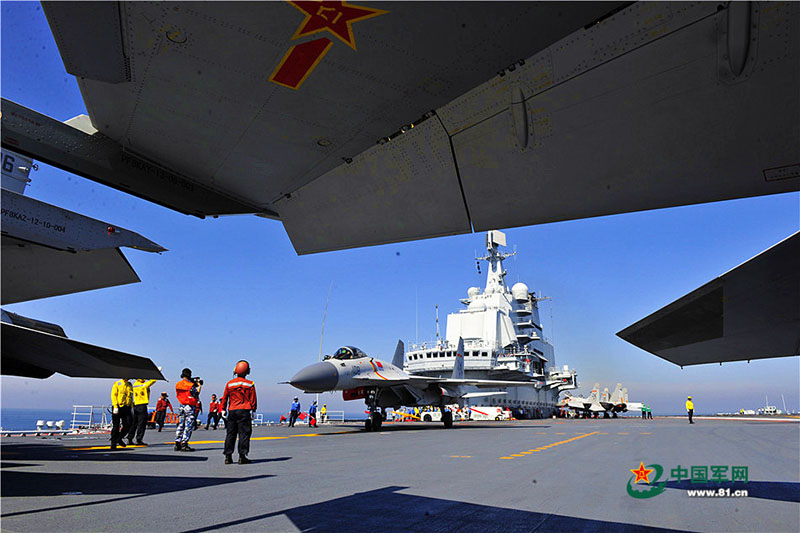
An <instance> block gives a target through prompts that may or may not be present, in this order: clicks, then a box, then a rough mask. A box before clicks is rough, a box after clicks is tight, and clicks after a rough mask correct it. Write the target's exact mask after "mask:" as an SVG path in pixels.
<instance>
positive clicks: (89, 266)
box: [1, 189, 166, 304]
mask: <svg viewBox="0 0 800 533" xmlns="http://www.w3.org/2000/svg"><path fill="white" fill-rule="evenodd" d="M2 202H3V213H2V241H1V242H2V303H3V304H11V303H17V302H24V301H29V300H36V299H39V298H47V297H49V296H60V295H63V294H72V293H75V292H81V291H86V290H92V289H100V288H104V287H113V286H116V285H124V284H128V283H136V282H138V281H139V276H137V275H136V272H135V271H134V270H133V268H132V267H131V265H130V263H129V262H128V260H127V259H126V258H125V256H124V255H123V254H122V252H121V251H120V247H130V248H135V249H138V250H143V251H147V252H163V251H165V250H166V249H165V248H163V247H162V246H159V245H158V244H156V243H154V242H153V241H151V240H149V239H146V238H145V237H142V236H141V235H139V234H138V233H135V232H133V231H129V230H127V229H125V228H121V227H119V226H116V225H114V224H109V223H107V222H103V221H100V220H96V219H93V218H89V217H87V216H83V215H80V214H78V213H74V212H72V211H68V210H66V209H63V208H60V207H57V206H54V205H50V204H47V203H44V202H41V201H39V200H36V199H34V198H29V197H27V196H23V195H22V194H17V193H15V192H12V191H9V190H6V189H3V190H2Z"/></svg>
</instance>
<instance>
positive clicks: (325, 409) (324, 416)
mask: <svg viewBox="0 0 800 533" xmlns="http://www.w3.org/2000/svg"><path fill="white" fill-rule="evenodd" d="M319 417H320V421H321V422H322V423H323V424H324V423H325V422H327V421H328V404H324V403H323V404H322V409H320V410H319Z"/></svg>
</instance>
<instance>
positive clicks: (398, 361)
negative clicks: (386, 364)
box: [392, 340, 406, 370]
mask: <svg viewBox="0 0 800 533" xmlns="http://www.w3.org/2000/svg"><path fill="white" fill-rule="evenodd" d="M405 355H406V345H405V344H403V341H401V340H398V341H397V348H395V349H394V357H392V364H393V365H394V366H396V367H397V368H399V369H401V370H402V369H403V359H404V358H405Z"/></svg>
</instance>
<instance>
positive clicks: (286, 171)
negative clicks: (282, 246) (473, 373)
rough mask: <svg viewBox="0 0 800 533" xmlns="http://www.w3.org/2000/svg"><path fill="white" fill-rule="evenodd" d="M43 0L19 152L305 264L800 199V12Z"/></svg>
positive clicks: (10, 139) (790, 6) (706, 6)
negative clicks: (74, 92) (63, 113)
mask: <svg viewBox="0 0 800 533" xmlns="http://www.w3.org/2000/svg"><path fill="white" fill-rule="evenodd" d="M43 5H44V10H45V13H46V15H47V18H48V21H49V23H50V26H51V29H52V30H53V34H54V37H55V40H56V43H57V45H58V48H59V51H60V52H61V56H62V58H63V60H64V65H65V68H66V70H67V72H69V73H71V74H73V75H75V76H76V77H78V83H79V86H80V88H81V93H82V95H83V98H84V102H85V104H86V109H87V110H88V113H89V117H90V119H91V120H90V123H87V122H86V121H75V122H72V121H71V122H70V124H63V123H61V122H58V121H55V120H52V119H48V118H47V117H45V116H43V115H40V114H38V113H35V112H34V111H31V110H29V109H25V108H24V107H22V106H19V105H17V104H14V103H13V102H9V101H7V100H3V113H2V126H3V128H2V142H3V146H7V147H9V148H11V149H14V150H17V151H19V152H21V153H24V154H26V155H30V156H34V157H36V158H37V159H40V160H42V161H45V162H48V163H51V164H53V165H56V166H59V167H61V168H64V169H67V170H71V171H73V172H75V173H77V174H79V175H82V176H85V177H88V178H90V179H94V180H97V181H99V182H101V183H105V184H107V185H110V186H113V187H116V188H119V189H121V190H125V191H127V192H130V193H132V194H135V195H137V196H141V197H143V198H147V199H149V200H151V201H154V202H157V203H160V204H162V205H166V206H169V207H171V208H173V209H176V210H178V211H181V212H184V213H191V214H195V215H198V216H206V215H218V214H230V213H258V214H260V215H263V216H267V217H270V218H277V219H280V220H281V221H282V222H283V223H284V226H285V228H286V230H287V232H288V234H289V236H290V238H291V240H292V243H293V244H294V246H295V249H296V250H297V252H298V253H301V254H302V253H312V252H319V251H325V250H335V249H341V248H349V247H357V246H364V245H370V244H380V243H387V242H397V241H404V240H413V239H418V238H424V237H432V236H437V235H447V234H457V233H467V232H470V231H472V230H475V231H481V230H485V229H490V228H497V227H509V226H519V225H527V224H538V223H545V222H552V221H557V220H567V219H573V218H583V217H592V216H599V215H606V214H612V213H623V212H630V211H636V210H642V209H654V208H660V207H669V206H675V205H685V204H692V203H700V202H708V201H714V200H723V199H730V198H738V197H745V196H756V195H763V194H772V193H778V192H786V191H793V190H797V189H798V188H800V185H799V183H800V167H799V166H798V161H800V144H798V143H797V142H796V140H797V139H798V138H800V124H799V123H798V121H797V120H796V117H797V116H798V114H799V113H800V102H799V100H800V99H798V98H797V94H798V93H800V28H798V25H797V20H798V17H799V16H800V4H798V3H795V2H788V3H774V4H773V3H760V2H748V3H744V2H731V3H727V4H723V5H722V6H720V7H718V3H712V2H699V3H680V2H641V3H634V4H632V5H628V3H622V2H608V3H595V2H587V3H572V2H565V3H557V2H537V3H522V2H509V3H497V2H488V3H487V2H424V3H422V2H392V3H371V2H370V3H368V4H366V5H359V4H350V3H347V2H344V3H335V2H330V3H326V4H325V5H324V6H323V7H325V8H326V10H327V11H324V12H323V11H322V10H319V9H318V8H319V7H320V6H321V5H320V4H313V8H311V7H309V6H311V5H312V4H307V3H305V2H295V3H283V2H281V3H278V2H242V3H236V4H229V3H216V2H204V3H189V2H174V3H171V2H165V3H145V2H114V3H110V2H107V3H82V2H69V3H67V2H44V4H43ZM331 10H332V11H331ZM334 20H336V21H338V22H333V21H334ZM312 60H313V61H312ZM734 132H735V134H734ZM753 146H758V147H759V149H758V150H753V149H752V147H753ZM509 193H512V194H509ZM531 206H535V209H532V208H531Z"/></svg>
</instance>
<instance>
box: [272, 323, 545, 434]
mask: <svg viewBox="0 0 800 533" xmlns="http://www.w3.org/2000/svg"><path fill="white" fill-rule="evenodd" d="M404 351H405V345H404V344H403V342H402V341H398V342H397V349H396V350H395V353H394V357H393V359H392V362H391V363H387V362H385V361H381V360H379V359H375V358H373V357H370V356H368V355H367V354H366V353H364V352H363V351H361V350H359V349H358V348H356V347H354V346H344V347H342V348H339V349H338V350H337V351H336V353H335V354H334V355H333V356H326V357H325V360H324V361H322V362H320V363H314V364H313V365H310V366H307V367H305V368H303V369H302V370H300V372H298V373H297V374H295V376H294V377H293V378H292V379H291V380H289V381H288V383H289V384H290V385H292V386H294V387H296V388H298V389H300V390H302V391H303V392H307V393H319V392H328V391H337V390H340V391H342V396H343V397H344V399H345V400H356V399H359V398H364V402H365V403H366V404H367V406H368V407H369V413H370V414H369V418H368V419H367V421H366V429H367V431H377V430H379V429H380V427H381V424H382V423H383V420H385V419H386V409H387V408H389V407H392V408H394V409H398V408H400V407H404V406H405V407H424V406H429V405H430V406H437V407H440V408H441V409H442V422H444V427H445V428H449V427H452V425H453V414H452V413H451V412H449V411H446V410H445V408H444V406H445V405H449V404H454V403H458V404H462V403H463V401H464V400H466V399H469V398H477V397H482V396H498V395H503V394H506V393H505V392H498V391H492V392H480V391H477V390H476V389H480V388H487V387H488V388H494V389H496V388H502V387H512V386H520V385H523V384H525V383H527V382H525V381H503V380H492V379H465V378H464V340H463V339H461V338H459V339H458V349H457V350H456V358H455V359H456V362H455V366H454V367H453V374H452V376H451V377H449V378H435V377H427V376H416V375H413V374H409V373H407V372H405V371H403V370H402V368H403V356H404ZM535 386H540V385H538V382H537V384H536V385H535Z"/></svg>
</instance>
